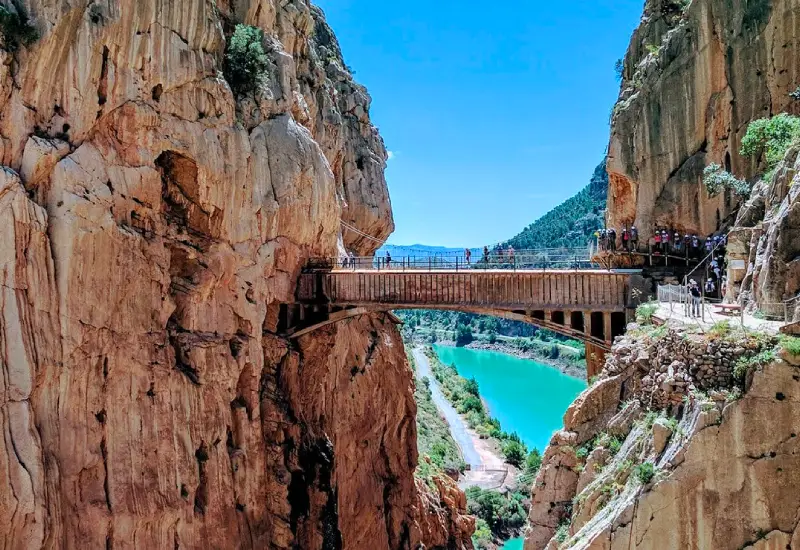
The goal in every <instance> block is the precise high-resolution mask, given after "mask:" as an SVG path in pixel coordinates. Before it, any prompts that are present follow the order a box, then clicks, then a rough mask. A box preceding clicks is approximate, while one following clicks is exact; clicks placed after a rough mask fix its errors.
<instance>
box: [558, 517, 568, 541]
mask: <svg viewBox="0 0 800 550" xmlns="http://www.w3.org/2000/svg"><path fill="white" fill-rule="evenodd" d="M568 538H569V522H568V521H565V522H563V523H561V524H560V525H559V526H558V529H556V534H555V539H556V541H558V542H559V543H563V542H567V539H568Z"/></svg>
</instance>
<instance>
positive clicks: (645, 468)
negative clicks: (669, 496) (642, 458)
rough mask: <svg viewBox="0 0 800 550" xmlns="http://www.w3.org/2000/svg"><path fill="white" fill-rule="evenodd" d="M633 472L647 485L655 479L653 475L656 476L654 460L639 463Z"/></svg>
mask: <svg viewBox="0 0 800 550" xmlns="http://www.w3.org/2000/svg"><path fill="white" fill-rule="evenodd" d="M633 474H634V475H635V476H636V479H638V480H639V481H640V482H641V483H642V485H647V484H648V483H650V482H651V481H652V480H653V477H655V475H656V467H655V466H654V465H653V463H652V462H644V463H642V464H639V465H637V466H636V467H635V468H634V469H633Z"/></svg>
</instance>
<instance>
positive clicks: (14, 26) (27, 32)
mask: <svg viewBox="0 0 800 550" xmlns="http://www.w3.org/2000/svg"><path fill="white" fill-rule="evenodd" d="M0 35H2V37H3V44H4V45H5V48H6V49H7V50H8V51H10V52H14V51H16V50H17V49H19V47H20V46H29V45H30V44H32V43H33V42H35V41H36V40H38V39H39V32H38V31H37V30H36V28H35V27H34V26H33V25H31V24H30V23H29V22H28V16H27V15H26V14H25V13H24V12H22V11H19V13H17V12H13V11H11V10H9V9H8V8H7V7H6V6H0Z"/></svg>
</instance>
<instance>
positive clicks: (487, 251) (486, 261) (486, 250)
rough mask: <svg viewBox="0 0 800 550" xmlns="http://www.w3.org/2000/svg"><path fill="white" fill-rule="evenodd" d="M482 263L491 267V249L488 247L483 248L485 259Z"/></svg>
mask: <svg viewBox="0 0 800 550" xmlns="http://www.w3.org/2000/svg"><path fill="white" fill-rule="evenodd" d="M482 261H483V263H485V264H486V265H489V247H488V246H484V247H483V259H482Z"/></svg>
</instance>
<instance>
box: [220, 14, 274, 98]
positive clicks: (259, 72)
mask: <svg viewBox="0 0 800 550" xmlns="http://www.w3.org/2000/svg"><path fill="white" fill-rule="evenodd" d="M268 68H269V58H268V57H267V53H266V52H265V51H264V32H263V31H262V30H261V29H259V28H258V27H252V26H250V25H241V24H240V25H236V30H234V32H233V36H231V39H230V42H228V49H227V51H226V52H225V69H224V73H225V79H226V80H227V81H228V84H230V86H231V90H233V93H234V94H236V95H241V94H247V93H251V92H253V91H255V89H256V88H257V87H258V86H259V85H260V84H261V83H262V82H263V81H264V79H265V77H266V75H267V69H268Z"/></svg>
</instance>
